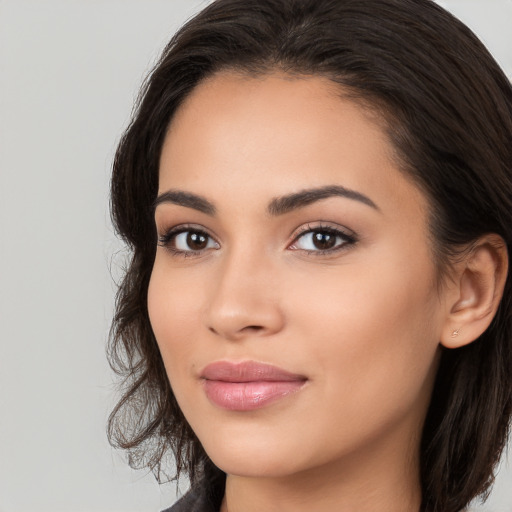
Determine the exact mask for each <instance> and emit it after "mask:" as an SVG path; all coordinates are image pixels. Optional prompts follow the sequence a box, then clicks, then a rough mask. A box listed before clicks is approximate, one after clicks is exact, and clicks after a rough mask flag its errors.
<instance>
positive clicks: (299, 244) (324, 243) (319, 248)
mask: <svg viewBox="0 0 512 512" xmlns="http://www.w3.org/2000/svg"><path fill="white" fill-rule="evenodd" d="M355 243H356V238H355V236H354V235H352V234H350V235H349V234H348V233H345V232H343V231H341V230H339V229H335V228H332V227H321V226H318V227H315V228H311V227H309V226H308V227H306V228H305V229H304V230H303V231H302V233H300V234H299V235H298V236H297V237H296V238H295V240H294V241H293V243H292V245H290V249H295V250H297V249H298V250H302V251H306V252H309V253H319V254H325V253H330V252H336V251H337V250H340V249H342V248H345V247H347V246H349V245H353V244H355Z"/></svg>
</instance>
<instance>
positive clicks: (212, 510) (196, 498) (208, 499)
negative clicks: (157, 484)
mask: <svg viewBox="0 0 512 512" xmlns="http://www.w3.org/2000/svg"><path fill="white" fill-rule="evenodd" d="M224 487H225V475H224V474H221V475H217V476H216V477H215V478H213V479H206V478H205V479H203V480H201V481H200V482H198V483H197V484H195V485H194V486H193V487H192V488H191V489H190V490H189V491H188V492H187V493H186V494H185V496H183V497H182V498H181V499H180V500H178V501H177V502H176V503H175V504H174V505H173V506H172V507H170V508H167V509H165V510H163V511H162V512H219V510H220V506H221V503H222V498H223V497H224Z"/></svg>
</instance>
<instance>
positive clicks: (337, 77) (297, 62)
mask: <svg viewBox="0 0 512 512" xmlns="http://www.w3.org/2000/svg"><path fill="white" fill-rule="evenodd" d="M223 69H237V70H240V71H242V72H246V73H250V74H256V75H257V74H264V73H268V72H272V71H273V70H276V69H279V70H281V71H284V72H288V73H295V74H317V75H322V76H327V77H329V78H330V79H331V80H333V81H334V82H336V83H339V84H340V85H341V86H343V89H344V90H345V91H349V92H350V94H351V95H352V96H353V98H354V99H355V100H356V101H361V102H364V103H365V105H367V106H371V107H372V108H374V109H375V111H376V112H378V114H379V115H380V116H381V117H382V118H383V120H384V122H385V125H386V128H387V132H388V134H389V137H390V140H391V141H392V143H393V145H394V147H395V149H396V152H397V154H398V155H399V158H400V161H401V167H402V170H403V172H405V173H407V174H408V175H410V176H411V177H412V178H413V179H414V180H415V181H416V183H417V184H418V186H419V187H421V189H422V190H423V191H424V193H425V194H426V196H427V197H428V198H429V200H430V205H431V210H432V215H431V234H432V240H433V242H434V246H435V249H436V255H437V260H438V261H437V263H438V268H439V273H440V275H442V274H443V272H444V270H446V268H448V267H449V263H450V261H451V258H452V257H453V255H454V253H455V252H456V248H457V247H460V246H461V245H465V244H468V243H470V242H471V241H473V240H475V239H476V238H477V237H479V236H481V235H483V234H486V233H497V234H499V235H500V236H501V237H502V238H503V239H504V240H505V242H506V244H507V248H508V252H509V254H510V252H511V247H512V87H511V84H510V83H509V81H508V80H507V78H506V77H505V75H504V74H503V72H502V71H501V69H500V68H499V66H498V65H497V64H496V62H495V60H494V59H493V58H492V57H491V55H490V54H489V53H488V51H487V50H486V49H485V47H484V46H483V45H482V43H481V42H480V41H479V40H478V39H477V38H476V36H475V35H474V34H473V33H472V32H471V31H470V30H469V29H468V28H467V27H466V26H465V25H463V24H462V23H461V22H460V21H458V20H457V19H455V18H454V17H453V16H451V15H450V14H449V13H447V12H446V11H444V10H443V9H442V8H440V7H439V6H437V5H436V4H435V3H434V2H432V1H430V0H364V1H361V0H252V1H250V2H249V1H246V0H216V1H214V2H213V3H211V4H210V5H209V6H208V7H207V8H205V9H204V10H203V11H202V12H201V13H199V14H198V15H197V16H196V17H195V18H193V19H192V20H190V21H189V22H188V23H187V24H186V25H185V26H184V27H183V28H182V29H181V30H180V31H179V32H178V33H177V34H176V35H175V36H174V37H173V39H172V40H171V41H170V43H169V44H168V46H167V47H166V48H165V50H164V52H163V54H162V56H161V58H160V61H159V62H158V64H157V66H156V67H155V69H154V71H153V72H152V73H151V75H150V76H149V78H148V79H147V81H146V83H145V85H144V87H143V89H142V91H141V95H140V99H139V101H138V104H137V108H136V111H135V114H134V116H133V119H132V121H131V124H130V125H129V127H128V129H127V130H126V132H125V134H124V136H123V137H122V139H121V141H120V143H119V147H118V149H117V153H116V156H115V162H114V167H113V175H112V196H111V207H112V218H113V222H114V224H115V226H116V228H117V231H118V233H119V234H120V236H121V237H122V238H123V239H124V240H125V242H126V243H127V244H128V246H129V248H130V250H131V262H130V264H129V267H128V269H127V271H126V274H125V277H124V280H123V282H122V284H121V286H120V288H119V292H118V296H117V304H116V313H115V318H114V320H113V324H112V330H111V338H110V345H109V356H110V361H111V365H112V367H113V368H114V370H115V371H116V372H117V373H118V374H119V375H120V376H121V377H122V385H123V388H122V389H123V395H122V398H121V400H120V401H119V403H118V404H117V406H116V407H115V409H114V411H113V412H112V414H111V416H110V420H109V426H108V432H109V437H110V440H111V442H112V443H113V444H114V445H116V446H120V447H122V448H125V449H127V450H129V453H130V457H131V463H132V465H134V466H136V467H140V466H148V467H150V468H151V469H153V470H154V471H155V473H156V474H157V475H160V474H162V473H163V472H164V470H165V467H164V465H163V461H164V460H165V458H166V455H168V454H169V453H170V454H172V455H173V457H174V460H175V464H176V470H177V474H178V475H179V473H180V472H181V471H185V472H186V473H188V474H189V476H190V477H191V479H192V481H194V480H195V479H197V478H198V477H199V476H201V475H202V474H204V472H205V471H207V470H209V469H211V467H212V463H211V461H210V460H209V459H208V457H207V455H206V454H205V452H204V450H203V448H202V446H201V444H200V442H199V441H198V439H197V438H196V436H195V435H194V433H193V432H192V430H191V429H190V427H189V425H188V423H187V422H186V420H185V418H184V417H183V415H182V413H181V411H180V409H179V407H178V405H177V403H176V400H175V398H174V395H173V392H172V389H171V388H170V385H169V381H168V379H167V376H166V373H165V369H164V366H163V362H162V358H161V356H160V353H159V349H158V346H157V343H156V340H155V337H154V335H153V332H152V329H151V325H150V322H149V318H148V311H147V305H146V295H147V289H148V283H149V278H150V275H151V270H152V265H153V260H154V256H155V250H156V240H157V237H156V232H155V226H154V219H153V207H152V205H153V202H154V199H155V197H156V193H157V189H158V163H159V156H160V151H161V147H162V143H163V139H164V135H165V133H166V129H167V127H168V125H169V122H170V120H171V119H172V117H173V114H174V113H175V112H176V109H177V108H178V107H179V105H180V104H181V102H182V101H183V100H184V98H186V97H187V95H188V94H189V93H190V91H191V90H192V89H193V88H194V87H195V86H196V85H197V84H198V83H199V82H200V81H201V80H203V79H205V78H206V77H208V76H210V75H211V74H213V73H215V72H218V71H220V70H223ZM511 414H512V282H511V277H510V275H509V276H508V278H507V283H506V288H505V293H504V297H503V300H502V302H501V305H500V307H499V310H498V312H497V314H496V316H495V318H494V320H493V322H492V324H491V326H490V327H489V329H488V330H487V331H486V332H485V333H484V334H483V335H482V336H481V337H480V338H479V339H478V340H476V341H475V342H474V343H471V344H470V345H468V346H465V347H462V348H460V349H456V350H451V351H450V350H444V352H443V354H442V358H441V364H440V368H439V371H438V375H437V381H436V384H435V389H434V392H433V396H432V401H431V405H430V408H429V411H428V415H427V420H426V423H425V426H424V431H423V437H422V444H421V485H422V491H423V504H422V510H424V511H427V510H428V511H439V512H441V511H442V512H456V511H459V510H461V509H463V508H464V507H465V506H467V504H468V503H469V501H470V500H471V499H473V498H474V497H475V496H477V495H480V494H482V493H485V492H486V490H488V488H489V486H490V484H491V483H492V481H493V468H494V467H495V465H496V462H497V461H498V459H499V457H500V454H501V452H502V450H503V447H504V444H505V443H506V439H507V433H508V428H509V422H510V417H511Z"/></svg>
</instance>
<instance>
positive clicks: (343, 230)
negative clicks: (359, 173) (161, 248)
mask: <svg viewBox="0 0 512 512" xmlns="http://www.w3.org/2000/svg"><path fill="white" fill-rule="evenodd" d="M315 223H317V224H315ZM187 231H196V232H200V233H204V234H205V235H207V236H208V237H210V238H211V239H212V240H213V241H214V242H215V243H216V244H218V245H221V242H220V241H219V238H218V237H217V236H216V235H215V234H212V232H211V230H210V229H208V228H206V227H205V226H203V225H201V224H195V223H182V224H177V225H175V226H172V227H170V228H168V229H164V230H162V231H160V230H159V229H157V234H158V241H159V242H160V241H161V240H162V239H164V238H167V237H168V238H169V239H170V238H171V236H173V235H178V234H180V233H183V232H187ZM315 231H330V232H332V233H337V234H339V235H340V236H342V237H345V238H352V239H355V240H357V239H358V236H357V234H356V233H355V232H354V231H352V230H351V229H349V228H347V227H345V226H341V225H339V224H337V223H332V222H331V221H312V222H307V223H305V224H302V225H301V226H299V227H297V228H295V230H294V231H293V233H292V235H291V236H290V241H289V242H288V243H287V245H286V247H287V248H288V247H290V245H292V244H294V243H295V242H296V241H297V240H298V239H299V238H300V237H301V236H303V235H305V234H307V233H311V232H315Z"/></svg>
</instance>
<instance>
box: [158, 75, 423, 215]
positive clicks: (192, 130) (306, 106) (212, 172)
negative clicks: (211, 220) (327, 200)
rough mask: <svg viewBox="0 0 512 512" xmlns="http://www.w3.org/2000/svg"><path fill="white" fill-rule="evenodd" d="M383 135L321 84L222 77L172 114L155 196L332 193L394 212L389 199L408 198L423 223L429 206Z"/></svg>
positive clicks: (368, 114)
mask: <svg viewBox="0 0 512 512" xmlns="http://www.w3.org/2000/svg"><path fill="white" fill-rule="evenodd" d="M382 125H383V122H382V119H381V118H379V117H378V116H377V114H375V112H372V111H371V110H370V109H368V108H364V107H362V106H361V104H360V103H359V102H357V103H356V102H355V101H353V100H351V99H349V98H348V97H347V95H346V94H344V90H343V89H342V88H341V87H340V86H339V85H337V84H335V83H333V82H332V81H331V80H329V79H328V78H325V77H321V76H300V77H299V76H290V75H286V74H282V73H275V74H271V75H264V76H259V77H251V76H247V75H242V74H239V73H234V72H223V73H219V74H216V75H214V76H212V77H210V78H209V79H207V80H205V81H204V82H202V83H200V84H199V85H198V86H197V87H196V88H195V89H194V90H193V91H192V93H191V94H190V95H189V96H188V97H187V98H186V100H185V101H184V103H183V104H182V105H181V106H180V108H179V109H178V111H177V112H176V115H175V116H174V118H173V120H172V122H171V124H170V126H169V130H168V133H167V136H166V139H165V142H164V146H163V150H162V154H161V161H160V186H159V189H160V192H162V191H165V190H167V189H169V188H185V189H193V190H191V191H194V192H197V193H201V194H205V195H211V194H213V195H215V194H218V196H219V197H220V198H223V199H225V198H226V195H227V194H229V191H230V190H231V191H232V192H233V194H236V195H237V196H240V194H241V193H242V194H244V193H246V194H247V195H250V196H251V200H254V198H257V197H260V196H261V197H262V200H263V199H264V198H266V197H268V196H269V194H271V195H281V194H286V193H290V192H293V191H297V190H300V189H303V188H311V187H320V186H324V185H326V184H337V185H341V186H344V187H347V188H351V189H354V190H359V191H361V192H363V193H365V194H366V195H370V196H371V195H374V196H375V197H377V198H381V201H382V200H383V199H385V201H384V202H385V203H390V207H393V205H392V203H393V201H391V202H390V201H389V199H395V200H398V201H399V202H400V201H401V202H403V200H404V199H405V198H412V201H411V206H412V209H413V210H415V211H420V213H423V207H426V199H425V198H424V197H423V194H422V193H421V192H420V190H419V189H418V188H417V187H416V186H415V185H414V184H413V183H412V182H411V181H410V179H408V178H407V177H406V176H405V175H404V174H403V173H402V172H401V171H400V170H399V169H398V164H397V163H396V159H395V157H394V155H395V153H394V148H393V147H392V145H391V143H390V142H389V139H388V137H387V135H386V133H385V131H384V130H383V128H382ZM265 200H266V199H265ZM375 202H377V201H375ZM384 206H385V207H386V205H384ZM395 206H396V205H395Z"/></svg>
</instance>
